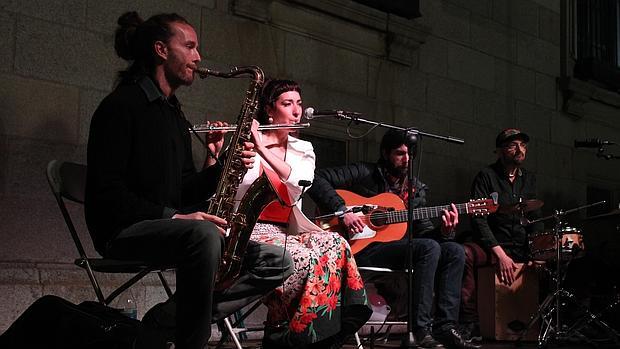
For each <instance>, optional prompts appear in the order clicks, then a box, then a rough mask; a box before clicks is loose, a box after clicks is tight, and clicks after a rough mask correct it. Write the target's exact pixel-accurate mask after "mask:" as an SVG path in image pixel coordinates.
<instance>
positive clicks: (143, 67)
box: [114, 11, 189, 80]
mask: <svg viewBox="0 0 620 349" xmlns="http://www.w3.org/2000/svg"><path fill="white" fill-rule="evenodd" d="M174 22H178V23H184V24H188V25H189V22H187V20H186V19H185V18H183V17H181V16H179V15H178V14H176V13H162V14H158V15H154V16H152V17H151V18H149V19H147V20H146V21H143V20H142V18H140V16H139V15H138V13H137V12H135V11H132V12H126V13H124V14H123V15H122V16H120V17H119V18H118V28H116V33H115V37H114V49H115V50H116V54H117V55H118V56H119V57H121V58H122V59H124V60H126V61H131V62H132V63H131V66H129V68H128V69H127V70H125V71H121V72H120V73H119V77H120V78H121V80H125V79H128V78H129V79H135V78H137V77H139V76H142V75H148V74H151V73H152V72H153V70H154V69H155V64H156V62H157V61H156V56H155V52H154V50H153V44H154V43H155V42H156V41H162V42H166V43H167V42H168V41H169V40H170V37H171V36H172V34H173V33H172V28H170V24H171V23H174Z"/></svg>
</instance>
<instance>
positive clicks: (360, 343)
mask: <svg viewBox="0 0 620 349" xmlns="http://www.w3.org/2000/svg"><path fill="white" fill-rule="evenodd" d="M355 343H356V344H357V346H356V348H357V349H364V346H363V345H362V341H361V340H360V335H359V334H358V333H357V332H355Z"/></svg>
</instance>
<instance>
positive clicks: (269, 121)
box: [267, 116, 273, 124]
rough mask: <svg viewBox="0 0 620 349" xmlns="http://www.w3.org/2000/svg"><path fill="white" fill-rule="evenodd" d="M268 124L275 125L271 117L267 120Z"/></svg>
mask: <svg viewBox="0 0 620 349" xmlns="http://www.w3.org/2000/svg"><path fill="white" fill-rule="evenodd" d="M267 122H268V123H270V124H273V118H272V117H271V116H270V117H269V118H268V119H267Z"/></svg>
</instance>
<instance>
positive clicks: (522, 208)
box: [499, 199, 545, 213]
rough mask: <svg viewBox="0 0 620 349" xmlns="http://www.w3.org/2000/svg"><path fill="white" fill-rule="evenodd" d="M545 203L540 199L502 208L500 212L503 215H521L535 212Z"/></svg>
mask: <svg viewBox="0 0 620 349" xmlns="http://www.w3.org/2000/svg"><path fill="white" fill-rule="evenodd" d="M544 204H545V203H544V202H543V201H542V200H538V199H529V200H524V201H521V202H520V203H518V204H515V205H510V206H501V207H500V208H499V212H501V213H521V212H530V211H535V210H538V209H539V208H541V207H542V206H543V205H544Z"/></svg>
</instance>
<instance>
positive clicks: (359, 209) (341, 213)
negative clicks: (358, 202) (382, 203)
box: [314, 205, 373, 219]
mask: <svg viewBox="0 0 620 349" xmlns="http://www.w3.org/2000/svg"><path fill="white" fill-rule="evenodd" d="M372 208H373V206H371V205H364V206H353V207H351V208H349V209H346V210H344V211H336V212H332V213H328V214H324V215H322V216H316V217H314V219H325V218H332V217H342V216H344V214H345V213H357V212H364V213H367V212H370V210H371V209H372Z"/></svg>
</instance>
